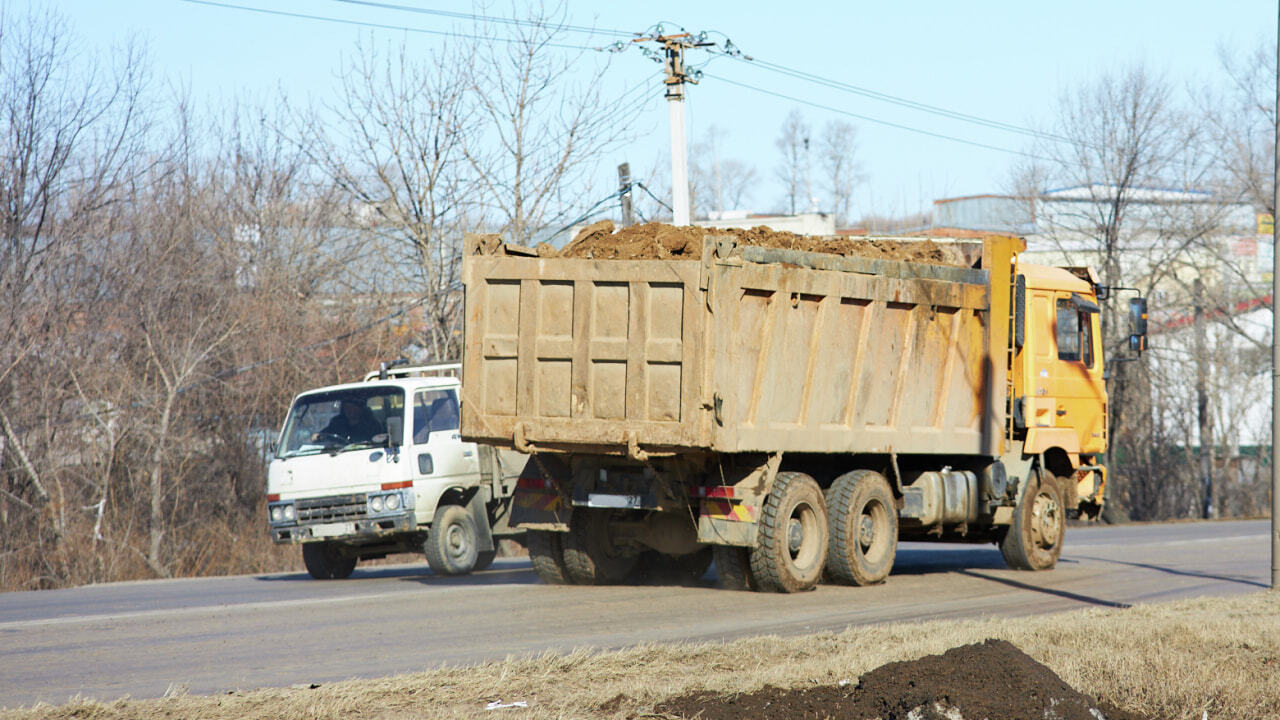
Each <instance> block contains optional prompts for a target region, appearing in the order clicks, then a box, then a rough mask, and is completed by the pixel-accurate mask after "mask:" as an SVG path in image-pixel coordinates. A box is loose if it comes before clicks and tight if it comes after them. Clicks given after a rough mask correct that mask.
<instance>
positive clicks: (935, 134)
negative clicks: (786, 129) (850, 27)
mask: <svg viewBox="0 0 1280 720" xmlns="http://www.w3.org/2000/svg"><path fill="white" fill-rule="evenodd" d="M706 77H709V78H712V79H714V80H719V81H720V82H724V83H728V84H730V85H737V86H738V87H741V88H746V89H748V90H754V91H756V92H758V93H763V94H765V95H772V96H773V97H777V98H782V99H783V100H790V101H791V102H797V103H800V104H802V105H809V106H811V107H815V108H818V109H820V110H827V111H828V112H833V113H838V114H840V115H847V116H849V117H852V118H856V119H858V120H865V121H867V122H871V123H876V124H877V125H884V126H887V127H892V128H897V129H899V130H906V131H907V132H913V133H917V134H920V135H928V136H929V137H935V138H938V139H941V140H950V141H952V142H958V143H964V144H965V145H972V146H974V147H980V148H985V149H987V150H996V151H998V152H1002V153H1009V154H1010V155H1021V156H1023V157H1028V158H1032V159H1035V160H1045V161H1048V160H1049V158H1046V157H1041V156H1039V155H1033V154H1031V153H1027V152H1023V151H1021V150H1011V149H1009V148H1004V147H1000V146H998V145H988V144H987V143H981V142H978V141H976V140H966V139H964V138H960V137H956V136H954V135H946V134H944V133H938V132H933V131H932V130H922V129H920V128H917V127H912V126H910V125H903V124H901V123H895V122H890V121H888V120H880V119H878V118H873V117H870V116H868V115H860V114H858V113H855V112H850V111H848V110H842V109H840V108H836V107H832V106H830V105H823V104H822V103H816V102H813V101H812V100H803V99H801V98H798V97H795V96H793V95H786V94H783V93H780V92H775V91H773V90H766V89H764V88H761V87H757V86H755V85H749V84H747V83H743V82H738V81H736V80H730V79H728V78H725V77H720V76H718V75H710V74H708V75H707V76H706Z"/></svg>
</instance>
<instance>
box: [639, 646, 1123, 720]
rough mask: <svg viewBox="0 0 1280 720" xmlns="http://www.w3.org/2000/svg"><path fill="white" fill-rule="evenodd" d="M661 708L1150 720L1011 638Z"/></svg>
mask: <svg viewBox="0 0 1280 720" xmlns="http://www.w3.org/2000/svg"><path fill="white" fill-rule="evenodd" d="M654 712H655V713H656V714H659V715H661V716H664V717H668V718H690V719H692V718H698V720H826V719H828V718H830V719H832V720H864V719H867V720H869V719H871V718H878V719H880V720H981V719H982V718H986V719H988V720H1032V719H1033V718H1034V719H1037V720H1038V719H1040V718H1054V719H1055V720H1148V719H1146V718H1143V717H1141V716H1139V715H1135V714H1133V713H1130V712H1126V711H1124V710H1120V709H1118V708H1116V707H1113V706H1111V705H1110V704H1108V703H1106V702H1102V701H1099V700H1095V699H1094V698H1092V697H1090V696H1088V695H1085V694H1083V693H1080V692H1079V691H1077V690H1075V689H1074V688H1072V687H1071V686H1070V685H1067V684H1066V683H1065V682H1063V680H1062V678H1059V677H1058V676H1057V675H1056V674H1055V673H1054V672H1053V671H1052V670H1050V669H1049V668H1047V667H1045V666H1044V665H1041V664H1040V663H1038V662H1036V661H1035V660H1033V659H1031V657H1030V656H1028V655H1027V654H1026V653H1024V652H1022V651H1021V650H1019V649H1018V648H1016V647H1014V646H1013V645H1011V644H1009V643H1008V642H1006V641H1004V640H987V641H986V642H984V643H981V644H975V645H965V646H962V647H958V648H952V649H951V650H948V651H947V652H945V653H943V654H942V655H930V656H928V657H923V658H920V659H919V660H912V661H910V662H896V663H889V664H888V665H882V666H881V667H879V668H876V669H875V670H872V671H871V672H869V673H867V674H866V675H863V676H862V678H861V679H860V681H859V682H858V684H857V685H852V684H850V685H847V686H845V687H831V686H827V687H812V688H799V689H793V690H787V689H783V688H778V687H773V686H766V687H764V688H763V689H761V690H760V691H759V692H754V693H746V694H740V695H729V696H725V695H717V694H714V693H708V692H699V693H693V694H690V695H685V696H681V697H677V698H673V699H671V700H668V701H666V702H664V703H662V704H660V705H658V706H657V707H656V708H654Z"/></svg>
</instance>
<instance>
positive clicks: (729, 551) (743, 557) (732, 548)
mask: <svg viewBox="0 0 1280 720" xmlns="http://www.w3.org/2000/svg"><path fill="white" fill-rule="evenodd" d="M711 552H712V554H713V555H714V556H715V563H716V587H718V588H720V589H721V590H754V589H755V587H756V583H755V578H753V577H751V549H750V548H744V547H738V546H736V545H715V546H713V547H712V550H711Z"/></svg>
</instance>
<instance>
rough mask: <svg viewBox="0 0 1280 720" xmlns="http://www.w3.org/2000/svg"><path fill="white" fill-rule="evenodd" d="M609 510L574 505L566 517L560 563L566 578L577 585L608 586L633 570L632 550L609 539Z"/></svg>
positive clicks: (611, 537) (621, 579)
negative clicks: (566, 532)
mask: <svg viewBox="0 0 1280 720" xmlns="http://www.w3.org/2000/svg"><path fill="white" fill-rule="evenodd" d="M612 517H613V513H611V512H608V511H600V510H595V511H593V510H588V509H586V508H578V509H577V510H574V511H573V516H572V517H571V518H570V520H569V534H567V535H565V536H564V538H563V542H564V566H565V569H566V570H568V571H569V579H570V580H571V581H572V582H574V583H575V584H578V585H611V584H614V583H620V582H622V581H623V580H626V579H627V576H628V575H630V574H631V571H632V570H633V569H635V566H636V561H637V558H638V557H639V556H638V555H637V554H636V553H634V552H628V550H627V549H626V548H622V547H619V546H618V545H617V544H615V543H614V541H613V533H612V532H611V530H610V527H609V521H610V520H611V519H612Z"/></svg>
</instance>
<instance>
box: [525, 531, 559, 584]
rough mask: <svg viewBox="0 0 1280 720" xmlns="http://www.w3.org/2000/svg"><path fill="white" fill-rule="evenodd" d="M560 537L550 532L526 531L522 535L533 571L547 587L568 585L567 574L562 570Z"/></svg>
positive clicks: (556, 533)
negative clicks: (527, 547) (527, 548)
mask: <svg viewBox="0 0 1280 720" xmlns="http://www.w3.org/2000/svg"><path fill="white" fill-rule="evenodd" d="M562 537H564V533H558V532H551V531H550V530H528V531H526V532H525V534H524V541H525V543H526V544H528V546H529V560H531V561H532V562H533V571H534V572H535V573H537V574H538V578H539V579H540V580H542V582H544V583H546V584H548V585H568V584H569V572H568V571H567V570H565V568H564V550H563V548H562V546H561V543H560V538H562Z"/></svg>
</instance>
